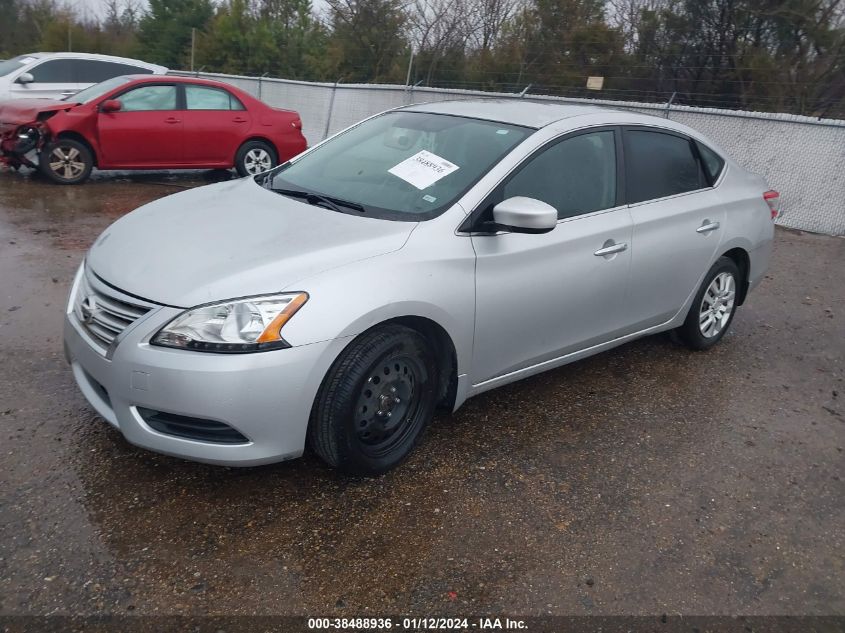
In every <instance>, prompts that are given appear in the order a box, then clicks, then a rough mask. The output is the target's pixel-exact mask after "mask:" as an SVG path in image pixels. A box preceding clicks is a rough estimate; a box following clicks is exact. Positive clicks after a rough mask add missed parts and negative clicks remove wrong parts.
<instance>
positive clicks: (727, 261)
mask: <svg viewBox="0 0 845 633" xmlns="http://www.w3.org/2000/svg"><path fill="white" fill-rule="evenodd" d="M739 286H740V278H739V268H737V265H736V263H735V262H734V261H733V260H732V259H731V258H729V257H720V258H719V259H718V260H716V263H715V264H713V266H712V267H711V268H710V270H709V271H708V272H707V274H706V275H705V276H704V280H703V281H702V282H701V287H700V288H699V289H698V292H697V293H696V294H695V298H694V299H693V301H692V305H691V306H690V309H689V314H687V318H686V320H685V321H684V324H683V325H682V326H681V327H679V328H678V329H677V330H676V332H677V335H678V338H679V339H680V340H681V342H683V343H684V344H685V345H687V347H690V348H692V349H694V350H705V349H709V348H711V347H713V346H714V345H715V344H716V343H718V342H719V341H720V340H722V337H723V336H724V335H725V333H727V331H728V328H729V327H730V326H731V322H733V318H734V314H736V308H737V305H738V304H737V300H738V298H739V295H738V294H737V290H738V289H739Z"/></svg>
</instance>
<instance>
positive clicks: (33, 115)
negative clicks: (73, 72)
mask: <svg viewBox="0 0 845 633" xmlns="http://www.w3.org/2000/svg"><path fill="white" fill-rule="evenodd" d="M75 105H76V104H75V103H72V102H69V101H58V100H56V99H9V100H7V101H0V123H7V124H8V123H18V124H21V123H30V122H32V121H35V120H36V119H37V118H38V115H39V114H43V113H45V112H56V111H58V110H69V109H70V108H72V107H74V106H75Z"/></svg>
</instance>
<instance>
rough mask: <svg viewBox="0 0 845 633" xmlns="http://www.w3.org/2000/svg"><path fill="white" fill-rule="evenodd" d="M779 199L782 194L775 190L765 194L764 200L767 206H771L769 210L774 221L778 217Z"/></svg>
mask: <svg viewBox="0 0 845 633" xmlns="http://www.w3.org/2000/svg"><path fill="white" fill-rule="evenodd" d="M778 198H780V194H779V193H778V192H777V191H775V190H773V189H770V190H769V191H767V192H766V193H764V194H763V200H765V201H766V204H768V205H769V210H771V212H772V220H774V219H775V218H777V217H778V206H779V205H778Z"/></svg>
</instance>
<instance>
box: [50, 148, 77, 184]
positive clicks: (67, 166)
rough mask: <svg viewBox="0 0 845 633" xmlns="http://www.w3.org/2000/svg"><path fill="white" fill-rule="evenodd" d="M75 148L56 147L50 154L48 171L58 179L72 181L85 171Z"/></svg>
mask: <svg viewBox="0 0 845 633" xmlns="http://www.w3.org/2000/svg"><path fill="white" fill-rule="evenodd" d="M81 158H82V156H81V155H80V153H79V150H78V149H76V148H75V147H70V146H67V145H57V146H56V147H54V148H53V151H52V152H50V159H49V164H50V169H51V170H52V171H53V173H55V174H56V175H57V176H59V177H60V178H63V179H65V180H73V179H74V178H76V177H77V176H79V174H81V173H82V172H83V171H85V162H84V161H83V160H81Z"/></svg>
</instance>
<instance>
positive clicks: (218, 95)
mask: <svg viewBox="0 0 845 633" xmlns="http://www.w3.org/2000/svg"><path fill="white" fill-rule="evenodd" d="M185 102H186V104H187V107H188V110H243V109H244V107H243V104H241V102H240V101H239V100H238V99H236V98H235V97H233V96H232V95H231V94H230V93H229V92H227V91H226V90H223V89H222V88H209V87H206V86H192V85H188V84H186V85H185Z"/></svg>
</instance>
